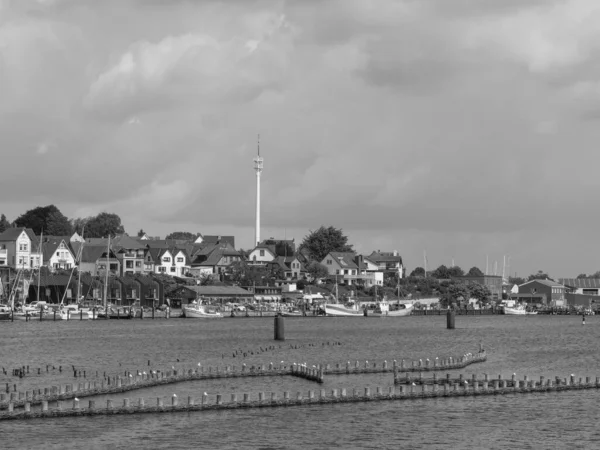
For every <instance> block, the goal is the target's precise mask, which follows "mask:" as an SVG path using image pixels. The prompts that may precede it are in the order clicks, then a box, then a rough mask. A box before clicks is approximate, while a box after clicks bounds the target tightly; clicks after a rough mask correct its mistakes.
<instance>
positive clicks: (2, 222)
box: [0, 214, 10, 233]
mask: <svg viewBox="0 0 600 450" xmlns="http://www.w3.org/2000/svg"><path fill="white" fill-rule="evenodd" d="M8 228H10V222H9V221H8V220H7V219H6V216H5V215H4V214H2V215H1V216H0V233H3V232H4V231H6V230H7V229H8Z"/></svg>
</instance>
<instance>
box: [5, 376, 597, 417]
mask: <svg viewBox="0 0 600 450" xmlns="http://www.w3.org/2000/svg"><path fill="white" fill-rule="evenodd" d="M509 381H510V382H511V384H512V385H509ZM592 388H595V389H598V388H600V377H596V380H595V382H592V381H591V379H590V377H586V378H585V381H583V378H579V380H578V381H577V380H576V379H575V376H574V375H571V376H569V377H566V378H560V377H556V381H553V380H551V379H548V380H545V379H544V377H540V381H539V382H536V381H534V380H529V379H527V377H525V379H523V380H516V378H514V376H513V378H512V379H511V380H499V379H494V380H492V385H490V384H489V381H485V380H484V381H483V382H482V383H481V384H480V383H469V382H468V381H467V380H465V382H464V383H460V382H458V381H455V382H454V383H444V384H441V385H439V384H437V383H423V384H421V385H416V384H414V383H412V384H410V385H400V386H399V387H398V388H397V387H396V386H389V387H388V389H387V392H384V390H383V389H382V388H381V387H377V388H376V391H375V393H372V392H371V388H370V387H366V388H364V391H362V392H361V391H359V390H358V389H356V388H354V389H353V391H352V393H351V394H349V391H347V390H346V389H345V388H342V389H333V390H332V391H331V394H330V395H327V393H326V391H325V389H321V390H320V391H318V393H317V394H316V393H315V391H314V390H310V391H308V395H305V393H303V392H298V393H297V395H296V396H295V398H292V397H291V396H290V392H289V391H285V392H284V393H283V396H282V397H279V396H278V395H277V393H275V392H271V393H270V394H269V395H268V396H265V393H264V392H259V393H258V399H257V400H256V399H254V398H251V396H250V394H248V393H244V394H242V395H241V396H239V395H238V394H236V393H232V394H230V401H229V402H227V401H226V400H225V398H226V397H225V396H223V395H222V394H216V395H214V396H210V398H209V395H208V394H207V393H206V392H204V393H203V394H202V397H201V399H200V401H199V402H197V401H196V399H195V398H194V397H192V396H189V397H188V398H187V402H184V404H180V403H179V398H178V397H177V395H176V394H174V395H173V396H172V397H171V399H170V402H169V403H168V404H166V405H165V402H164V397H158V398H156V403H155V404H154V405H152V404H146V400H145V399H144V398H139V399H138V400H137V401H134V402H132V401H131V399H129V398H126V399H124V400H123V404H122V406H120V407H118V406H115V404H114V401H113V400H110V399H109V400H107V401H106V407H97V406H96V401H95V400H90V401H89V403H88V406H87V407H82V406H81V405H80V400H79V399H78V398H74V399H73V401H72V404H71V407H70V408H65V405H64V404H63V402H62V401H60V400H59V401H57V402H56V405H55V408H52V409H50V407H49V402H48V401H47V400H43V401H42V407H41V409H40V410H39V411H33V410H32V409H31V403H30V402H27V403H25V405H24V408H23V410H22V411H16V410H15V409H14V405H13V403H9V405H8V409H7V411H6V412H4V413H0V420H10V419H28V418H43V417H65V416H83V415H111V414H132V413H156V412H177V411H201V410H219V409H237V408H258V407H277V406H301V405H307V404H331V403H344V402H346V403H350V402H370V401H389V400H409V399H426V398H439V397H456V396H468V395H498V394H509V393H521V394H523V393H531V392H558V391H565V390H576V389H592Z"/></svg>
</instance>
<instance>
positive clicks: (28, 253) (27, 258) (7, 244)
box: [0, 228, 43, 269]
mask: <svg viewBox="0 0 600 450" xmlns="http://www.w3.org/2000/svg"><path fill="white" fill-rule="evenodd" d="M42 261H43V256H42V252H41V251H40V249H39V240H38V238H37V237H36V236H35V233H34V232H33V230H32V229H31V228H9V229H7V230H5V231H4V232H3V233H0V267H2V266H4V267H6V266H8V267H13V268H15V269H34V268H38V267H40V266H41V265H42Z"/></svg>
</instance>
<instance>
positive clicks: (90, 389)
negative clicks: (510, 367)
mask: <svg viewBox="0 0 600 450" xmlns="http://www.w3.org/2000/svg"><path fill="white" fill-rule="evenodd" d="M486 359H487V355H486V353H485V350H483V349H480V351H479V353H477V354H472V353H465V354H464V355H462V356H461V357H457V358H454V357H450V358H443V359H439V358H435V359H432V360H430V359H425V361H423V360H422V359H421V360H419V361H412V366H410V365H407V363H406V362H405V360H401V362H400V364H398V363H397V361H396V360H394V361H393V363H392V365H391V366H389V365H388V363H387V361H383V363H380V364H378V363H377V362H372V363H369V362H368V361H365V362H364V364H363V365H361V364H360V363H359V362H358V361H357V362H356V364H355V365H354V367H350V366H349V363H347V365H346V366H345V367H343V368H342V367H341V365H340V364H337V365H336V367H334V368H332V367H331V364H326V365H314V366H312V367H309V366H308V365H307V364H306V363H304V364H298V363H293V364H290V365H289V366H288V365H284V364H273V363H269V364H268V365H265V364H259V365H252V366H248V365H246V364H242V365H241V366H240V367H237V366H229V365H226V366H224V367H219V366H217V367H204V366H201V365H199V366H197V367H194V368H187V369H180V370H176V369H175V368H174V367H173V370H167V371H160V370H158V371H152V370H149V371H148V372H146V371H140V370H138V371H137V372H136V373H135V374H133V373H131V372H125V373H124V374H123V376H121V375H116V376H111V377H107V378H105V379H103V380H102V381H86V382H80V383H77V384H74V383H69V384H66V385H58V386H51V387H47V388H44V389H35V390H29V391H25V392H17V391H16V385H15V386H14V387H15V390H14V392H9V389H8V384H7V389H6V393H1V394H0V410H2V409H7V408H8V407H9V404H11V403H12V405H13V407H22V406H25V404H27V403H29V404H31V405H39V404H41V403H42V402H44V401H48V402H52V401H58V400H70V399H73V398H84V397H93V396H97V395H109V394H121V393H124V392H129V391H133V390H137V389H144V388H151V387H155V386H162V385H166V384H174V383H181V382H185V381H196V380H212V379H219V378H242V377H266V376H294V377H298V378H303V379H306V380H309V381H314V382H316V383H323V381H324V376H325V375H346V374H355V375H358V374H375V373H387V372H394V373H395V372H397V371H398V370H400V371H402V372H423V371H438V370H457V369H462V368H464V367H467V366H469V365H471V364H475V363H480V362H483V361H485V360H486Z"/></svg>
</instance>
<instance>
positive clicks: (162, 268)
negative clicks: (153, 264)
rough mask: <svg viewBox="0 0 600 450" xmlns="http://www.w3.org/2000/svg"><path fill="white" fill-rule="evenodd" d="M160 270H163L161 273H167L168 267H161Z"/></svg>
mask: <svg viewBox="0 0 600 450" xmlns="http://www.w3.org/2000/svg"><path fill="white" fill-rule="evenodd" d="M158 271H159V272H161V273H165V272H166V271H167V268H166V267H159V268H158Z"/></svg>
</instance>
